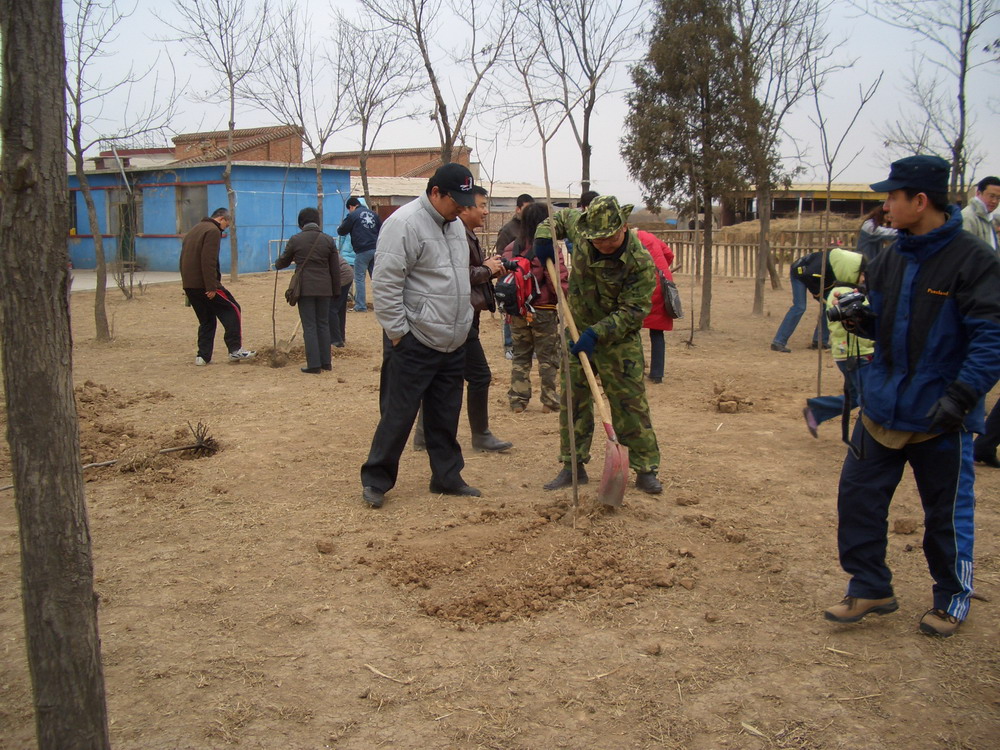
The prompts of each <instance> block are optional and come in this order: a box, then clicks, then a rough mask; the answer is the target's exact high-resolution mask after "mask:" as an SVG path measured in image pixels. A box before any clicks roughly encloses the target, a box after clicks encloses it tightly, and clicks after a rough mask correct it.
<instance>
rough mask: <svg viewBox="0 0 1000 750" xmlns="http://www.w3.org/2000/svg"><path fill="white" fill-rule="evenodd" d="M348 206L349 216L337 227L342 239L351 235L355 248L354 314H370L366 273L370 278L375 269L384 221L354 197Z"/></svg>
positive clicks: (350, 199)
mask: <svg viewBox="0 0 1000 750" xmlns="http://www.w3.org/2000/svg"><path fill="white" fill-rule="evenodd" d="M346 206H347V216H345V217H344V220H343V221H342V222H340V226H339V227H337V234H339V235H340V236H341V237H345V236H347V235H351V246H352V247H353V248H354V312H368V302H367V300H366V298H365V272H366V271H367V272H368V276H369V277H370V276H371V275H372V271H374V269H375V243H376V241H377V240H378V233H379V230H380V229H381V228H382V220H381V219H380V218H379V217H378V214H376V213H375V212H374V211H372V210H371V209H370V208H368V207H367V206H363V205H361V201H360V200H358V199H357V198H355V197H354V196H351V197H350V198H348V199H347V203H346Z"/></svg>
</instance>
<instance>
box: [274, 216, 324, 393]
mask: <svg viewBox="0 0 1000 750" xmlns="http://www.w3.org/2000/svg"><path fill="white" fill-rule="evenodd" d="M299 228H300V229H301V230H302V231H301V232H299V233H298V234H296V235H294V236H292V238H291V239H289V240H288V244H287V245H285V252H283V253H282V254H281V257H280V258H278V260H276V261H275V263H274V267H275V268H288V266H290V265H291V264H292V263H294V264H295V269H296V271H297V272H298V273H299V275H300V277H301V280H302V285H301V290H300V295H299V304H298V308H299V320H301V321H302V341H303V343H304V344H305V347H306V366H305V367H303V368H302V372H306V373H309V374H311V375H315V374H318V373H321V372H323V370H330V369H332V367H331V365H330V301H331V300H332V299H333V297H334V296H337V294H338V293H339V292H340V255H339V253H338V252H337V243H336V241H335V240H334V239H333V237H331V236H330V235H328V234H324V233H323V232H322V231H321V230H320V228H319V211H317V210H316V209H315V208H303V209H302V210H301V211H299Z"/></svg>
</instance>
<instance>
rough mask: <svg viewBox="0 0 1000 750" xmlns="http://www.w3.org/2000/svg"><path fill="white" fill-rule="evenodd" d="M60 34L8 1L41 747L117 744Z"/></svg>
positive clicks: (16, 414) (7, 320)
mask: <svg viewBox="0 0 1000 750" xmlns="http://www.w3.org/2000/svg"><path fill="white" fill-rule="evenodd" d="M63 34H64V28H63V20H62V3H61V2H59V1H58V0H46V1H45V2H42V1H41V0H40V1H39V2H30V3H27V2H22V0H0V44H2V46H3V63H4V64H3V86H2V104H0V137H2V140H3V154H2V156H0V194H2V195H3V196H4V199H3V205H2V208H0V286H2V288H3V290H4V293H3V294H2V295H0V312H2V315H0V318H2V320H3V323H2V335H3V350H2V355H0V356H2V363H3V374H4V388H5V394H6V406H7V419H8V424H7V439H8V442H9V444H10V454H11V464H12V471H13V475H14V485H15V495H16V507H17V517H18V529H19V536H20V545H21V592H22V598H23V606H24V620H25V634H26V641H27V650H28V667H29V670H30V673H31V681H32V688H33V693H34V704H35V726H36V732H37V736H38V746H39V747H40V748H43V749H44V750H48V749H50V748H52V749H53V750H54V749H55V748H60V749H61V748H72V749H75V748H108V747H110V744H109V741H108V722H107V709H106V706H105V700H104V675H103V672H102V669H101V656H100V641H99V638H98V633H97V604H96V600H95V598H94V590H93V576H94V573H93V563H92V560H91V551H90V531H89V529H88V526H87V514H86V507H85V504H84V494H83V476H82V473H81V471H80V444H79V431H78V425H77V417H76V408H75V403H74V401H73V380H72V372H71V369H70V361H71V354H72V344H71V341H70V329H69V309H68V305H67V290H68V275H69V272H68V269H67V264H68V260H69V255H68V252H67V246H66V236H67V228H68V226H67V218H68V205H67V191H66V104H65V88H64V87H65V70H66V58H65V52H64V47H63ZM28 249H30V252H26V250H28Z"/></svg>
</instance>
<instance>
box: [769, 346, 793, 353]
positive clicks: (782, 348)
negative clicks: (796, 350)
mask: <svg viewBox="0 0 1000 750" xmlns="http://www.w3.org/2000/svg"><path fill="white" fill-rule="evenodd" d="M771 351H772V352H781V353H782V354H791V353H792V350H791V349H789V348H788V347H787V346H785V345H784V344H771Z"/></svg>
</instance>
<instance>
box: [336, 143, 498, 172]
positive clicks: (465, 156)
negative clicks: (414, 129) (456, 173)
mask: <svg viewBox="0 0 1000 750" xmlns="http://www.w3.org/2000/svg"><path fill="white" fill-rule="evenodd" d="M451 158H452V161H455V162H458V163H459V164H462V165H464V166H466V167H468V168H469V169H470V170H471V171H472V174H473V175H474V176H476V178H477V179H478V177H479V175H478V174H477V172H478V164H477V165H475V166H474V165H473V164H472V149H471V148H469V147H468V146H455V148H454V150H453V151H452V154H451ZM323 164H329V165H334V166H338V167H348V168H350V169H351V170H352V171H353V170H359V169H360V168H361V152H360V151H334V152H330V153H327V154H323ZM439 166H441V147H440V146H433V147H429V148H390V149H381V150H378V151H369V152H368V176H369V177H422V178H424V179H427V178H429V177H430V176H431V175H433V174H434V170H436V169H437V168H438V167H439Z"/></svg>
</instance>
